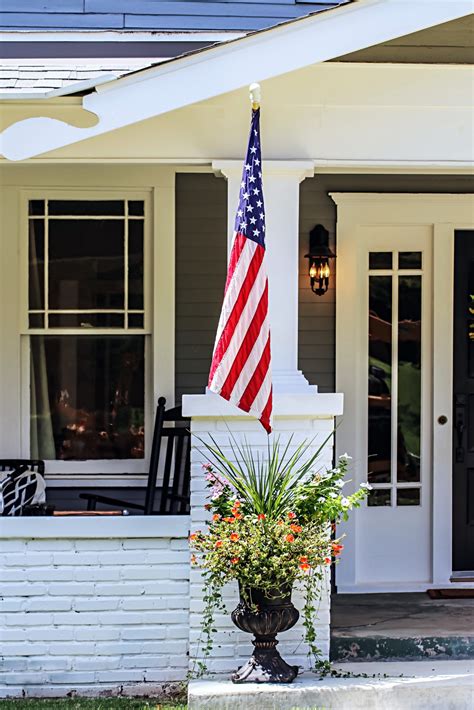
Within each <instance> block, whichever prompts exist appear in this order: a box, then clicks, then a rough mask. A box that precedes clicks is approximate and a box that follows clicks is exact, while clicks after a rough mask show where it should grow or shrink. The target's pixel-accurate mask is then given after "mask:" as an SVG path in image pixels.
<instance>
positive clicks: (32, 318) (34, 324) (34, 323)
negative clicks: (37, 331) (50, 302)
mask: <svg viewBox="0 0 474 710" xmlns="http://www.w3.org/2000/svg"><path fill="white" fill-rule="evenodd" d="M28 325H29V327H30V328H44V314H43V313H30V315H29V316H28Z"/></svg>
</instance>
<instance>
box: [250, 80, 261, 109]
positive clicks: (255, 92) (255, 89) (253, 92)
mask: <svg viewBox="0 0 474 710" xmlns="http://www.w3.org/2000/svg"><path fill="white" fill-rule="evenodd" d="M249 92H250V101H251V102H252V109H253V110H254V111H256V110H257V109H258V108H260V99H261V90H260V84H250V86H249Z"/></svg>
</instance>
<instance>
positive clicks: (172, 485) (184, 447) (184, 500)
mask: <svg viewBox="0 0 474 710" xmlns="http://www.w3.org/2000/svg"><path fill="white" fill-rule="evenodd" d="M165 405H166V399H165V398H164V397H160V398H159V400H158V406H157V408H156V416H155V426H154V429H153V441H152V446H151V455H150V468H149V471H148V480H147V485H146V489H145V493H144V502H143V503H136V502H132V501H126V500H123V499H119V498H111V497H109V496H103V495H101V494H99V493H81V494H80V496H79V497H80V498H82V499H84V500H87V510H96V506H97V504H98V503H101V504H106V505H112V506H114V507H115V508H117V507H118V508H121V509H125V510H128V509H131V510H141V511H142V512H143V514H144V515H185V514H187V513H188V512H189V493H190V471H191V434H190V431H189V425H190V421H189V419H185V418H184V417H183V416H182V413H181V407H174V408H173V409H168V411H166V409H165ZM166 422H170V423H171V422H172V423H173V424H174V426H165V423H166ZM165 440H166V451H165V459H164V466H163V471H162V474H163V475H162V484H161V486H160V487H158V486H157V480H158V469H159V463H160V452H161V448H162V444H163V446H164V445H165V444H164V441H165ZM157 492H160V493H161V495H160V500H159V505H158V506H156V507H155V497H156V494H157Z"/></svg>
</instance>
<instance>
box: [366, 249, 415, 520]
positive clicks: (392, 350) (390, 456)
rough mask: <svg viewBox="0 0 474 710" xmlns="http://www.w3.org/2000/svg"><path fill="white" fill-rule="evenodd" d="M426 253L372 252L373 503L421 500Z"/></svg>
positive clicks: (370, 451) (370, 398)
mask: <svg viewBox="0 0 474 710" xmlns="http://www.w3.org/2000/svg"><path fill="white" fill-rule="evenodd" d="M422 279H423V270H422V252H398V253H397V252H393V254H392V252H370V254H369V333H368V335H369V348H368V350H369V363H368V366H369V369H368V393H369V394H368V409H369V412H368V414H369V417H368V422H369V426H368V462H367V465H368V480H369V482H370V483H371V485H372V486H373V490H372V491H371V493H370V495H369V498H368V505H369V506H395V505H396V506H402V505H403V506H406V505H420V504H421V450H420V446H421V415H422V412H421V402H422V396H421V395H422V393H421V384H422V372H421V347H422V342H421V332H422V328H421V325H422V319H421V312H422Z"/></svg>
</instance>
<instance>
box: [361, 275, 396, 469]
mask: <svg viewBox="0 0 474 710" xmlns="http://www.w3.org/2000/svg"><path fill="white" fill-rule="evenodd" d="M391 390H392V277H391V276H371V277H370V278H369V431H368V454H369V458H368V462H367V466H368V480H369V482H370V483H387V482H389V481H390V480H391V452H392V415H391Z"/></svg>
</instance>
